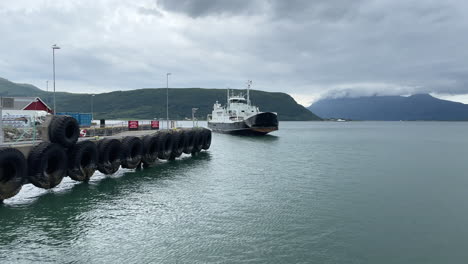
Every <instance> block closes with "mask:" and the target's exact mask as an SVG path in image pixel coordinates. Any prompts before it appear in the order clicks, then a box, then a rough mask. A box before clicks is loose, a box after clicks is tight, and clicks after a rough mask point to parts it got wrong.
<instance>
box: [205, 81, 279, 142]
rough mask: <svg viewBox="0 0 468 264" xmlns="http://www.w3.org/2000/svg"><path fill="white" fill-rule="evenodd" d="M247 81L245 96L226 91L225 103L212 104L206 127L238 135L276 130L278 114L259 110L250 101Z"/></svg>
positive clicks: (214, 130)
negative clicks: (223, 104)
mask: <svg viewBox="0 0 468 264" xmlns="http://www.w3.org/2000/svg"><path fill="white" fill-rule="evenodd" d="M251 85H252V81H248V82H247V97H245V95H244V94H242V93H241V94H237V95H235V94H234V92H233V91H231V93H229V89H228V91H227V104H226V105H225V106H222V105H221V104H220V103H219V102H218V101H216V103H215V104H214V106H213V112H212V113H211V114H210V115H208V127H209V128H210V129H211V130H213V132H220V133H229V134H238V135H265V134H268V133H270V132H272V131H275V130H278V114H277V113H274V112H260V109H259V108H258V107H256V106H254V105H252V104H251V102H250V86H251Z"/></svg>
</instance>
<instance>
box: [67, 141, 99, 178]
mask: <svg viewBox="0 0 468 264" xmlns="http://www.w3.org/2000/svg"><path fill="white" fill-rule="evenodd" d="M97 164H98V150H97V146H96V144H95V143H94V142H92V141H89V140H85V141H80V142H78V143H76V144H75V145H74V146H73V147H71V148H70V149H69V151H68V176H69V177H70V178H72V179H73V180H75V181H89V179H90V178H91V176H93V174H94V172H95V171H96V169H97Z"/></svg>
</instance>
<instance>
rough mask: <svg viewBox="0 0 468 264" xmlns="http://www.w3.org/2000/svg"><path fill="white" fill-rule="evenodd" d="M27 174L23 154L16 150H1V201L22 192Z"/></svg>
mask: <svg viewBox="0 0 468 264" xmlns="http://www.w3.org/2000/svg"><path fill="white" fill-rule="evenodd" d="M26 173H27V165H26V158H25V157H24V155H23V153H21V152H20V151H19V150H17V149H14V148H2V149H0V201H1V200H5V199H8V198H11V197H13V196H15V195H16V194H17V193H18V192H19V191H20V190H21V187H22V186H23V182H24V180H25V179H26Z"/></svg>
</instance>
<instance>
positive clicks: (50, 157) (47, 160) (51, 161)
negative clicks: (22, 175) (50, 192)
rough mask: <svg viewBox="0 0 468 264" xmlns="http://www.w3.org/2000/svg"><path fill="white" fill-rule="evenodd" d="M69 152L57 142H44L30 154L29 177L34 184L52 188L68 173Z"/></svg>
mask: <svg viewBox="0 0 468 264" xmlns="http://www.w3.org/2000/svg"><path fill="white" fill-rule="evenodd" d="M67 163H68V158H67V153H66V152H65V149H64V148H63V147H62V146H60V145H59V144H56V143H50V142H42V143H40V144H39V145H36V146H35V147H33V148H32V150H31V152H30V153H29V156H28V168H29V172H28V179H29V181H30V182H31V183H32V184H34V186H36V187H39V188H44V189H51V188H54V187H55V186H57V185H59V184H60V182H62V179H63V177H65V176H66V174H67V169H68V167H67Z"/></svg>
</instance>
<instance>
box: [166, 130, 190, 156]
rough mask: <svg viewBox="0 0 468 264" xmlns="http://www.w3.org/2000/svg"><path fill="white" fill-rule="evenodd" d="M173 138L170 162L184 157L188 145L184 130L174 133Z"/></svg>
mask: <svg viewBox="0 0 468 264" xmlns="http://www.w3.org/2000/svg"><path fill="white" fill-rule="evenodd" d="M172 137H173V139H174V144H173V145H172V153H171V156H170V157H169V159H170V160H174V159H175V158H178V157H180V156H182V153H184V148H185V145H186V144H187V140H186V137H185V133H184V131H183V130H178V131H174V132H172Z"/></svg>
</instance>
